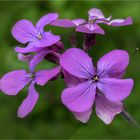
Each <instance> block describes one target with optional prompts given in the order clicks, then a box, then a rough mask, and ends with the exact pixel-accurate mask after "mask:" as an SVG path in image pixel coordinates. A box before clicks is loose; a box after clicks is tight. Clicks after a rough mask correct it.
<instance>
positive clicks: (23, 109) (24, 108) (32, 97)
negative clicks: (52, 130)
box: [17, 82, 39, 118]
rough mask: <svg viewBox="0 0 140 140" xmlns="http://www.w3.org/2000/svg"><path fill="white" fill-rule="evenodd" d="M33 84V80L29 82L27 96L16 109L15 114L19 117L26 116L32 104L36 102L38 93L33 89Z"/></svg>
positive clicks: (31, 108) (32, 106)
mask: <svg viewBox="0 0 140 140" xmlns="http://www.w3.org/2000/svg"><path fill="white" fill-rule="evenodd" d="M34 84H35V83H34V82H32V83H31V85H30V87H29V93H28V96H27V97H26V98H25V99H24V100H23V102H22V104H21V105H20V107H19V109H18V113H17V115H18V117H20V118H24V117H26V116H27V115H28V114H29V113H30V112H31V111H32V110H33V108H34V106H35V105H36V103H37V100H38V97H39V95H38V93H37V91H36V90H35V87H34V86H35V85H34Z"/></svg>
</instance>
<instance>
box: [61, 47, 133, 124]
mask: <svg viewBox="0 0 140 140" xmlns="http://www.w3.org/2000/svg"><path fill="white" fill-rule="evenodd" d="M128 64H129V55H128V53H127V52H126V51H123V50H113V51H111V52H109V53H107V54H106V55H104V56H103V57H102V58H100V59H99V61H98V62H97V68H95V67H94V66H93V64H92V59H91V58H90V57H89V56H88V55H87V54H86V53H85V52H84V51H82V50H80V49H78V48H71V49H68V50H67V51H66V52H64V54H62V55H61V56H60V65H61V67H62V68H63V69H64V71H66V73H65V72H64V76H65V77H66V80H65V82H66V83H67V84H68V88H66V89H65V90H64V91H63V92H62V97H61V99H62V102H63V104H64V105H65V106H66V107H67V108H68V109H69V110H70V111H72V112H73V113H74V115H75V117H76V118H77V119H78V120H80V121H82V122H87V121H88V119H89V117H90V115H91V112H92V106H93V103H94V102H95V106H96V114H97V116H98V117H99V118H100V119H102V120H103V121H104V122H105V123H106V124H109V123H111V121H112V120H113V118H114V116H115V115H116V114H118V113H120V112H121V111H122V102H121V101H123V100H124V99H125V98H126V97H128V96H129V95H130V93H131V90H132V87H133V80H132V79H121V78H122V76H123V75H124V73H125V69H126V67H127V65H128ZM67 73H68V74H69V75H71V76H68V77H67V75H68V74H67ZM75 79H77V81H78V82H77V81H76V80H75Z"/></svg>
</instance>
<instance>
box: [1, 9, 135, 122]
mask: <svg viewBox="0 0 140 140" xmlns="http://www.w3.org/2000/svg"><path fill="white" fill-rule="evenodd" d="M111 18H112V17H111V16H110V17H107V18H106V17H105V16H104V15H103V13H102V12H101V11H100V10H99V9H96V8H93V9H90V10H89V11H88V21H86V20H85V19H80V18H78V19H74V20H69V19H58V14H57V13H49V14H47V15H45V16H43V17H42V18H41V19H40V20H39V21H38V22H37V23H36V25H35V26H34V25H33V24H32V22H31V21H29V20H25V19H24V20H20V21H18V22H17V23H16V24H15V25H14V26H13V28H12V36H13V37H14V38H15V39H16V40H17V41H18V42H20V43H21V44H25V45H26V46H25V47H19V46H18V47H16V48H15V51H16V52H17V53H18V59H19V60H20V61H23V62H25V63H27V64H28V66H29V70H28V71H26V70H23V69H21V70H14V71H11V72H9V73H7V74H5V75H4V76H3V77H2V78H1V79H0V90H1V91H2V92H3V93H4V94H7V95H11V96H14V95H17V94H18V93H19V92H20V91H21V90H22V89H23V88H24V87H25V86H26V85H29V90H28V95H27V97H26V98H25V99H24V100H23V102H22V103H21V105H20V107H19V109H18V112H17V115H18V117H20V118H24V117H26V116H27V115H28V114H29V113H30V112H31V111H32V109H33V108H34V106H35V105H36V103H37V101H38V98H39V94H38V92H37V91H36V89H35V85H36V84H37V85H40V86H44V85H45V84H46V83H48V82H49V81H50V80H57V78H58V76H59V75H62V77H63V78H64V81H65V83H66V86H67V88H66V89H64V90H63V91H62V95H61V100H62V103H63V104H64V105H65V106H66V107H67V108H68V109H69V110H70V111H71V112H72V113H73V114H74V116H75V118H76V119H78V120H79V121H81V122H83V123H86V122H87V121H88V120H89V118H90V116H91V113H92V108H93V105H94V103H95V110H96V114H97V116H98V117H99V118H100V119H101V120H102V121H103V122H104V123H106V124H110V123H111V122H112V120H113V118H114V117H115V115H116V114H119V113H120V112H121V111H122V110H123V103H122V101H123V100H124V99H126V98H127V97H128V96H129V95H130V93H131V91H132V88H133V80H132V79H122V78H123V75H124V74H125V71H126V68H127V66H128V64H129V55H128V53H127V52H126V51H124V50H112V51H110V52H108V53H107V54H105V55H104V56H103V57H101V58H100V59H99V60H98V62H97V64H96V65H93V62H92V58H91V57H90V56H89V55H88V54H87V51H88V50H89V49H90V48H91V47H92V46H93V45H94V44H95V38H96V34H102V35H103V34H105V32H104V30H103V29H102V28H101V27H100V24H106V25H109V26H125V25H131V24H132V19H131V17H127V18H126V19H113V20H112V19H111ZM48 24H49V25H51V26H58V27H66V28H69V27H75V31H76V32H82V33H84V39H83V40H84V41H83V48H81V49H80V48H76V47H75V48H70V49H68V50H66V51H65V49H64V45H63V43H62V42H61V41H60V40H61V38H60V36H59V35H54V34H53V33H52V32H51V31H45V30H44V27H45V26H46V25H48ZM75 42H76V39H75V38H74V37H73V38H72V44H74V43H75ZM44 59H46V60H47V61H50V62H52V63H54V64H56V66H55V67H54V68H52V69H45V70H39V71H35V68H36V66H37V65H38V64H39V63H40V62H42V61H43V60H44ZM95 66H96V67H95Z"/></svg>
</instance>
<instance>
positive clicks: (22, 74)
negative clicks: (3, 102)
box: [0, 70, 31, 95]
mask: <svg viewBox="0 0 140 140" xmlns="http://www.w3.org/2000/svg"><path fill="white" fill-rule="evenodd" d="M30 80H31V79H30V78H29V77H27V73H26V71H25V70H15V71H11V72H9V73H7V74H5V75H4V76H3V77H2V78H1V80H0V89H1V91H2V92H4V93H5V94H7V95H16V94H17V93H18V92H19V91H20V90H21V89H23V88H24V87H25V86H26V85H27V84H28V83H29V82H30Z"/></svg>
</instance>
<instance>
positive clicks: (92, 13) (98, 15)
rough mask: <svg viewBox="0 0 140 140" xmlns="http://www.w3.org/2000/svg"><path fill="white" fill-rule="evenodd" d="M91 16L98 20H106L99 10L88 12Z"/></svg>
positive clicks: (94, 9)
mask: <svg viewBox="0 0 140 140" xmlns="http://www.w3.org/2000/svg"><path fill="white" fill-rule="evenodd" d="M88 14H89V16H91V17H96V18H97V19H102V18H105V17H104V15H103V13H102V11H101V10H100V9H97V8H92V9H90V10H89V11H88Z"/></svg>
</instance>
